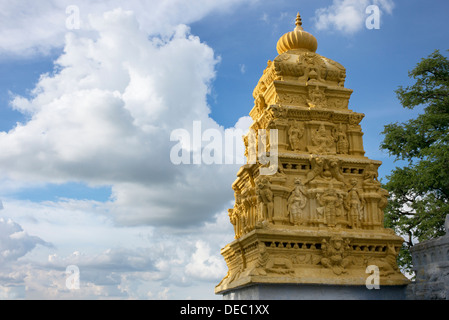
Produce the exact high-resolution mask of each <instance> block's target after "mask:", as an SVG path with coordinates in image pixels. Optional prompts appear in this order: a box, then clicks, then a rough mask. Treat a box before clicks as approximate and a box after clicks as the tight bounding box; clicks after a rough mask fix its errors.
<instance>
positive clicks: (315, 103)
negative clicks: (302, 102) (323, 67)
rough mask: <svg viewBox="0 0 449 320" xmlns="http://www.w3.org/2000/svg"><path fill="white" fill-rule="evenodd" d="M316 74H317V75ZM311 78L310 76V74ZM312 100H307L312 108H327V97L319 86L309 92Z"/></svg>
mask: <svg viewBox="0 0 449 320" xmlns="http://www.w3.org/2000/svg"><path fill="white" fill-rule="evenodd" d="M315 74H316V73H315ZM309 77H310V74H309ZM309 97H310V99H309V100H307V102H308V104H309V107H310V108H325V107H326V95H325V93H324V91H322V90H321V89H320V88H319V87H318V86H316V87H315V89H311V90H309Z"/></svg>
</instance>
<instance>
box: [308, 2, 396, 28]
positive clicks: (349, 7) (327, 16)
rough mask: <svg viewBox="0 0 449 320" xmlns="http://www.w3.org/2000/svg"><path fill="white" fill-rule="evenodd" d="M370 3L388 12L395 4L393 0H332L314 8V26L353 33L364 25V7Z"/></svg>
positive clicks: (366, 16) (390, 11) (391, 10)
mask: <svg viewBox="0 0 449 320" xmlns="http://www.w3.org/2000/svg"><path fill="white" fill-rule="evenodd" d="M370 5H376V6H378V7H379V9H380V11H381V12H382V11H384V12H386V13H388V14H391V13H392V12H393V8H394V6H395V5H394V2H393V0H333V3H332V5H330V6H329V7H326V8H320V9H317V10H316V12H315V27H316V28H317V29H318V30H328V29H333V30H337V31H341V32H343V33H347V34H353V33H355V32H357V31H360V30H362V29H363V28H364V27H365V20H366V19H367V18H368V15H367V14H366V8H367V7H368V6H370Z"/></svg>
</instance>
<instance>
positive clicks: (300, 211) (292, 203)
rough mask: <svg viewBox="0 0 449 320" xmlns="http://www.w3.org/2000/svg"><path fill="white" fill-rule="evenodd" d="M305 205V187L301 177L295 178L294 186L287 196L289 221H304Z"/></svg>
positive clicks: (297, 222) (296, 223)
mask: <svg viewBox="0 0 449 320" xmlns="http://www.w3.org/2000/svg"><path fill="white" fill-rule="evenodd" d="M306 205H307V197H306V194H305V188H304V185H303V184H302V181H301V179H296V180H295V188H294V189H293V191H292V194H291V195H290V197H289V198H288V205H287V206H288V207H287V208H288V214H289V221H290V223H292V224H294V225H300V224H302V223H303V222H304V218H305V217H304V208H305V207H306Z"/></svg>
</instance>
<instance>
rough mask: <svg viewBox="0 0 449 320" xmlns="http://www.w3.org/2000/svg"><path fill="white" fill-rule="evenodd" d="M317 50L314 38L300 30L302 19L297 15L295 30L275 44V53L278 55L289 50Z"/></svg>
mask: <svg viewBox="0 0 449 320" xmlns="http://www.w3.org/2000/svg"><path fill="white" fill-rule="evenodd" d="M317 48H318V42H317V40H316V38H315V37H314V36H313V35H312V34H310V33H308V32H307V31H304V29H303V28H302V19H301V15H300V14H299V13H298V15H297V16H296V28H295V29H294V30H293V31H291V32H287V33H286V34H284V35H283V36H282V37H281V38H280V39H279V41H278V44H277V51H278V53H279V54H282V53H284V52H287V51H290V50H303V51H310V52H316V49H317Z"/></svg>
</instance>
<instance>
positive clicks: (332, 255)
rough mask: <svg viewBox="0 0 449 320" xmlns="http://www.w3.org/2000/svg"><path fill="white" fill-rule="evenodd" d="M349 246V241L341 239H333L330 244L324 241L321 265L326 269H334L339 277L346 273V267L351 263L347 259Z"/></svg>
mask: <svg viewBox="0 0 449 320" xmlns="http://www.w3.org/2000/svg"><path fill="white" fill-rule="evenodd" d="M348 245H349V240H343V239H342V238H341V237H332V238H331V239H330V240H329V242H327V241H326V240H325V239H324V240H323V242H322V243H321V250H322V251H323V258H322V259H321V264H322V265H323V266H324V267H325V268H330V269H332V271H333V272H334V273H335V274H337V275H340V274H342V273H345V272H346V267H347V266H348V265H349V264H350V262H351V260H350V259H349V258H348V257H347V249H348Z"/></svg>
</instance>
